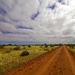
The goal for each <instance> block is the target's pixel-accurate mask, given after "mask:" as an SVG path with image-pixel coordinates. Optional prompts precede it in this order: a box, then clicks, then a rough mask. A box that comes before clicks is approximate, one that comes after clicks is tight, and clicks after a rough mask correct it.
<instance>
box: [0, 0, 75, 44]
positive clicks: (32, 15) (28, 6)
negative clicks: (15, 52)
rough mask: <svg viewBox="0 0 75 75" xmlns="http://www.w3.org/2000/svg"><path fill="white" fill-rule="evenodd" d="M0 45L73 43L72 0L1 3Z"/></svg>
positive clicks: (8, 0)
mask: <svg viewBox="0 0 75 75" xmlns="http://www.w3.org/2000/svg"><path fill="white" fill-rule="evenodd" d="M0 43H75V0H0Z"/></svg>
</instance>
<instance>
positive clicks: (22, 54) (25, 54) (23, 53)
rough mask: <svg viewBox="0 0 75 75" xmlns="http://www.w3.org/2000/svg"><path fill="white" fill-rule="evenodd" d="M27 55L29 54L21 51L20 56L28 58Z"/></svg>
mask: <svg viewBox="0 0 75 75" xmlns="http://www.w3.org/2000/svg"><path fill="white" fill-rule="evenodd" d="M28 55H29V52H28V51H23V52H22V53H21V54H20V56H28Z"/></svg>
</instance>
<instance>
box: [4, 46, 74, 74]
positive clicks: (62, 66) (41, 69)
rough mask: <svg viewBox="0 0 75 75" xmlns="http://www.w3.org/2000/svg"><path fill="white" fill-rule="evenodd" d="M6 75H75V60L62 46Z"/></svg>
mask: <svg viewBox="0 0 75 75" xmlns="http://www.w3.org/2000/svg"><path fill="white" fill-rule="evenodd" d="M5 75H75V60H74V58H73V56H72V53H70V52H69V51H68V48H67V47H66V46H61V47H59V48H57V49H55V50H53V51H51V52H48V53H46V54H44V55H42V56H40V57H39V58H37V59H35V60H33V61H31V62H28V63H27V64H25V65H23V66H21V67H20V68H17V69H14V70H12V71H11V72H8V73H6V74H5Z"/></svg>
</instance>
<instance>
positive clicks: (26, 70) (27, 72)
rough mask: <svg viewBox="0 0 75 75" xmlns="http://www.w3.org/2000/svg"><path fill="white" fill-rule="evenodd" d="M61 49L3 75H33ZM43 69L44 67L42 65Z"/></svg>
mask: <svg viewBox="0 0 75 75" xmlns="http://www.w3.org/2000/svg"><path fill="white" fill-rule="evenodd" d="M61 48H62V47H58V48H56V49H54V50H52V51H50V52H47V53H46V54H43V55H42V56H40V57H38V58H37V59H35V60H32V61H30V62H28V63H27V64H25V65H23V66H21V67H20V68H17V69H14V70H12V71H11V72H8V73H6V74H4V75H31V74H32V75H33V73H34V72H35V71H36V72H37V69H38V70H39V68H40V67H41V66H42V64H43V63H44V64H46V63H47V61H48V60H50V59H51V58H53V56H54V55H55V54H56V53H57V52H58V51H59V50H60V49H61ZM43 67H44V65H43Z"/></svg>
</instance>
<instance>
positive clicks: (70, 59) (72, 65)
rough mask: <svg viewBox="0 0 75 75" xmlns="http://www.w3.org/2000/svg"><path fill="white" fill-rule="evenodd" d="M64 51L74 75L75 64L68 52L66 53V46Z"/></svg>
mask: <svg viewBox="0 0 75 75" xmlns="http://www.w3.org/2000/svg"><path fill="white" fill-rule="evenodd" d="M64 50H65V52H66V54H67V56H68V59H69V62H70V65H71V68H72V71H73V74H74V75H75V63H74V60H73V58H72V56H71V54H70V53H69V51H68V49H67V47H66V46H64Z"/></svg>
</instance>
